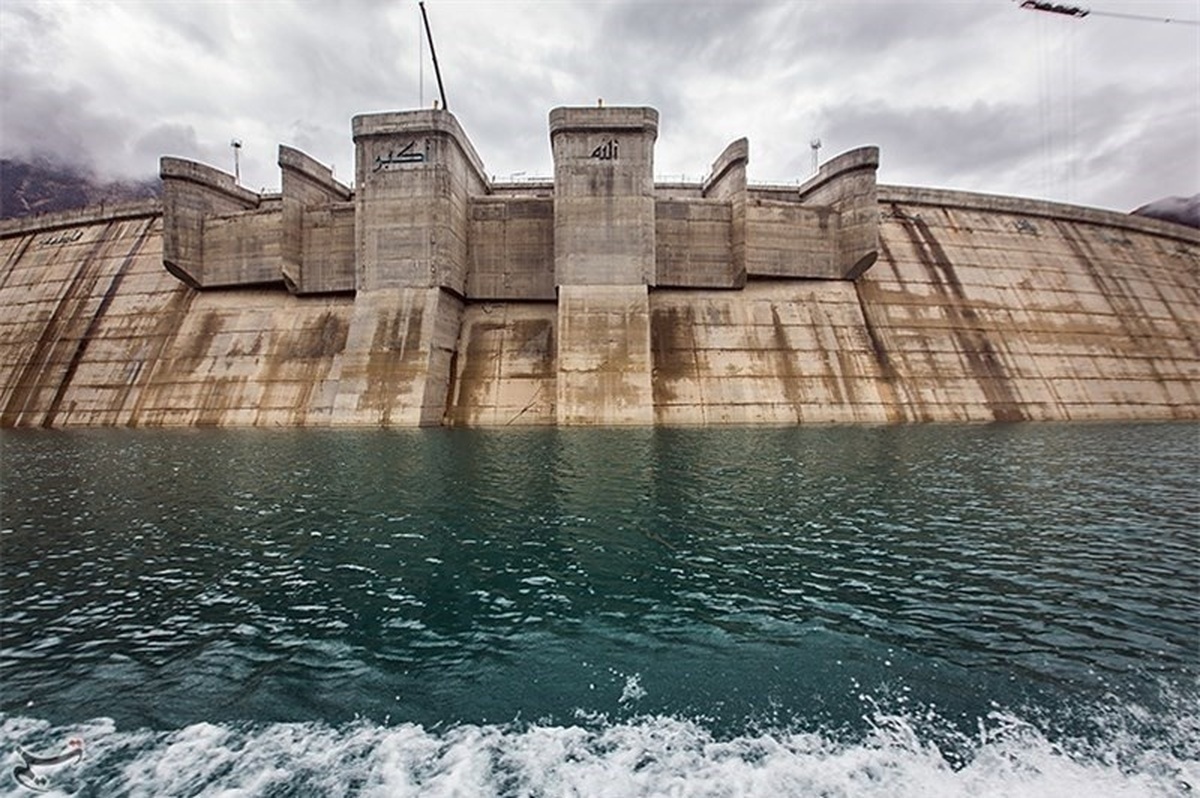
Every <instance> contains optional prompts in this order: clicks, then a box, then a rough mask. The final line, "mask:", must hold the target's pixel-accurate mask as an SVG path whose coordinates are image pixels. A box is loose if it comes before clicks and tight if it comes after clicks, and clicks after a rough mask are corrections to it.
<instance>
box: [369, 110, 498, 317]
mask: <svg viewBox="0 0 1200 798" xmlns="http://www.w3.org/2000/svg"><path fill="white" fill-rule="evenodd" d="M353 129H354V147H355V180H356V183H355V194H354V196H355V243H356V247H357V267H356V271H357V283H356V288H357V290H359V291H373V290H378V289H382V288H426V287H433V286H438V287H442V288H447V289H449V290H451V291H454V292H455V293H457V294H459V295H462V294H463V293H464V292H465V285H466V274H467V263H468V252H467V231H468V228H469V226H470V215H469V205H470V198H471V197H472V196H473V195H478V194H486V193H487V191H488V180H487V177H486V175H485V173H484V170H483V163H482V162H481V161H480V160H479V156H478V155H477V154H476V153H475V148H474V147H472V146H471V142H470V141H469V140H468V139H467V136H466V134H465V133H463V131H462V128H461V127H459V124H458V120H456V119H455V118H454V117H453V116H452V115H451V114H450V113H449V112H447V111H441V110H424V111H405V112H399V113H385V114H366V115H360V116H356V117H354V120H353Z"/></svg>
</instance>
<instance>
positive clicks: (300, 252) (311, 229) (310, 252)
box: [279, 144, 354, 294]
mask: <svg viewBox="0 0 1200 798" xmlns="http://www.w3.org/2000/svg"><path fill="white" fill-rule="evenodd" d="M279 170H280V174H281V176H282V180H283V184H282V199H281V202H282V205H283V221H282V224H281V225H280V230H279V254H280V259H281V260H282V261H283V280H284V283H285V284H286V285H287V287H288V290H289V291H291V292H292V293H293V294H307V293H315V292H319V291H348V290H352V289H353V288H354V274H353V271H352V270H349V269H346V270H343V269H338V268H336V267H335V265H334V264H341V263H343V262H344V259H343V258H342V257H338V256H342V255H343V253H342V252H338V251H336V250H337V249H338V248H337V247H335V246H334V245H335V241H334V235H333V233H332V230H331V229H330V228H332V214H331V213H330V212H329V211H328V208H329V206H330V205H332V204H333V203H347V202H349V200H350V198H351V196H352V195H353V192H352V191H350V189H349V188H348V187H346V186H344V185H342V184H341V183H339V182H338V181H337V180H335V179H334V177H333V170H331V169H330V168H329V167H328V166H325V165H324V164H322V163H318V162H317V161H315V160H313V159H312V158H310V157H309V156H307V155H305V154H304V153H303V152H301V151H300V150H297V149H294V148H292V147H288V146H286V145H283V144H280V145H279ZM318 208H325V209H326V210H325V213H324V214H323V216H324V217H325V218H326V221H325V224H324V225H322V224H321V220H319V219H318V218H317V217H318V214H317V213H315V212H310V211H315V209H318ZM322 228H324V229H322ZM316 232H321V233H324V235H314V233H316ZM316 243H319V244H323V246H313V245H314V244H316ZM345 254H349V253H345ZM331 255H332V256H333V257H331ZM352 264H353V261H352V259H351V261H350V263H349V264H347V265H352Z"/></svg>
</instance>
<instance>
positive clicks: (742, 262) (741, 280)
mask: <svg viewBox="0 0 1200 798" xmlns="http://www.w3.org/2000/svg"><path fill="white" fill-rule="evenodd" d="M749 161H750V142H749V141H748V140H747V139H744V138H741V139H738V140H737V141H735V142H733V143H731V144H730V145H729V146H728V147H726V148H725V151H724V152H722V153H721V154H720V156H718V158H717V160H716V161H714V162H713V165H712V172H711V173H710V174H709V176H708V179H707V180H705V181H704V185H703V186H701V189H700V191H701V194H702V195H703V196H704V197H705V198H706V199H718V200H726V201H728V202H729V208H730V215H729V216H730V219H729V250H730V254H731V255H732V256H733V263H732V270H733V285H734V286H736V287H738V288H741V287H742V286H744V285H745V284H746V188H747V183H746V164H747V163H749Z"/></svg>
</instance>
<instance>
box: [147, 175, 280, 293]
mask: <svg viewBox="0 0 1200 798" xmlns="http://www.w3.org/2000/svg"><path fill="white" fill-rule="evenodd" d="M159 174H160V176H161V177H162V181H163V265H165V266H166V268H167V271H169V272H171V274H173V275H175V276H176V277H178V278H179V279H180V280H182V281H183V282H185V283H187V284H188V285H190V286H191V287H193V288H228V287H233V286H251V285H263V284H268V283H276V282H280V281H281V280H282V276H281V273H280V269H279V263H280V261H279V240H278V238H279V237H278V232H277V227H276V226H275V225H274V224H273V222H274V221H275V219H274V217H275V213H274V212H273V211H272V209H269V208H268V209H262V204H263V198H262V196H261V195H259V194H256V193H254V192H253V191H249V190H247V189H245V188H242V187H241V186H239V185H237V183H236V181H235V180H234V177H233V175H230V174H228V173H226V172H222V171H220V170H219V169H214V168H212V167H211V166H206V165H204V164H201V163H196V162H195V161H188V160H185V159H183V158H170V157H165V158H162V159H161V160H160V161H159ZM260 209H261V212H258V213H250V214H247V213H246V212H247V211H260Z"/></svg>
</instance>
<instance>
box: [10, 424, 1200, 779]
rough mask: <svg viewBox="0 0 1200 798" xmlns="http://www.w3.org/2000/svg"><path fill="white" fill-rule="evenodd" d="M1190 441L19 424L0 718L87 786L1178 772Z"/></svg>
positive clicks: (1076, 433)
mask: <svg viewBox="0 0 1200 798" xmlns="http://www.w3.org/2000/svg"><path fill="white" fill-rule="evenodd" d="M1197 474H1200V428H1198V427H1197V426H1196V425H1195V424H1179V423H1160V424H1126V423H1119V424H1103V425H1088V424H1076V425H1065V424H997V425H986V426H962V425H937V426H912V427H854V428H844V427H836V428H827V427H826V428H795V427H792V428H711V429H665V428H657V429H656V428H644V429H620V430H615V429H561V428H560V429H546V428H543V429H525V430H490V431H483V430H461V429H432V430H428V429H426V430H404V431H400V430H389V431H381V430H370V431H349V430H336V431H331V430H323V431H322V430H278V431H267V430H212V429H191V430H172V431H142V430H99V429H97V430H87V431H45V430H38V431H25V430H3V431H0V490H2V493H0V618H2V634H3V645H2V646H0V683H2V684H3V685H4V686H5V687H4V690H3V692H2V693H0V750H3V751H5V752H7V753H8V755H9V756H10V757H13V754H12V752H14V751H15V750H16V749H17V747H18V746H23V747H25V748H26V749H29V750H31V751H34V752H37V753H58V752H59V751H62V750H63V748H64V746H65V745H66V741H67V739H68V738H70V737H81V738H83V739H84V741H85V745H86V755H85V757H84V758H83V760H82V761H80V762H78V763H76V764H68V765H63V766H61V767H58V768H53V769H48V770H46V772H45V774H46V776H47V778H48V779H49V781H50V783H51V786H52V787H54V788H57V789H59V790H62V791H64V792H66V793H68V794H77V795H201V794H209V793H220V792H222V791H231V792H232V793H233V794H239V795H264V796H266V795H308V794H317V795H380V796H382V795H388V796H392V795H407V794H414V795H416V794H420V795H424V794H433V795H622V796H625V795H660V794H681V795H788V794H793V795H806V794H825V795H889V796H892V795H922V796H924V795H929V794H938V795H943V794H944V795H1005V794H1021V795H1061V794H1085V793H1087V792H1090V793H1092V794H1096V795H1184V794H1188V793H1189V792H1191V793H1194V791H1195V790H1197V789H1200V724H1198V723H1197V721H1196V718H1195V707H1196V705H1197V700H1198V698H1200V682H1198V680H1197V668H1198V666H1200V599H1198V598H1197V596H1198V595H1200V571H1198V568H1197V557H1198V552H1200V517H1198V515H1197V513H1198V510H1197V503H1196V502H1197V499H1196V497H1197V494H1198V487H1200V486H1198V477H1197ZM6 761H7V760H6ZM17 761H18V760H16V759H15V758H12V761H11V763H10V764H16V763H17ZM10 770H11V768H9V769H8V770H6V771H5V772H4V773H2V774H0V794H9V793H11V794H25V792H24V789H23V788H21V787H20V786H18V784H17V783H16V782H15V781H14V780H13V779H12V778H11V776H10V773H9V771H10Z"/></svg>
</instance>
